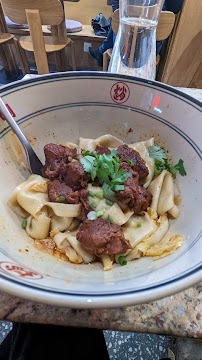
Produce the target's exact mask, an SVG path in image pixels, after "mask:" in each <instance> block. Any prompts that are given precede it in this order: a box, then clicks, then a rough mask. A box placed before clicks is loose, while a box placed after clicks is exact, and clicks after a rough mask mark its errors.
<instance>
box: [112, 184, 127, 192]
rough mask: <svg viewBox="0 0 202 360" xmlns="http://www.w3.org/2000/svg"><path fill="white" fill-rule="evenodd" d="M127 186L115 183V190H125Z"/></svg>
mask: <svg viewBox="0 0 202 360" xmlns="http://www.w3.org/2000/svg"><path fill="white" fill-rule="evenodd" d="M124 189H125V188H124V185H115V186H114V190H115V191H122V190H124Z"/></svg>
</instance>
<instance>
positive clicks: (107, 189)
mask: <svg viewBox="0 0 202 360" xmlns="http://www.w3.org/2000/svg"><path fill="white" fill-rule="evenodd" d="M102 190H103V192H104V194H105V196H109V197H111V196H114V195H115V192H114V191H113V190H112V186H111V185H108V184H106V183H103V185H102Z"/></svg>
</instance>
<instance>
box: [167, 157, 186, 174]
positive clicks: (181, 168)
mask: <svg viewBox="0 0 202 360" xmlns="http://www.w3.org/2000/svg"><path fill="white" fill-rule="evenodd" d="M183 163H184V161H183V160H182V159H180V160H179V161H178V163H177V164H176V165H174V166H171V167H170V172H171V173H172V174H176V172H177V171H179V173H180V175H182V176H186V175H187V173H186V170H185V168H184V164H183Z"/></svg>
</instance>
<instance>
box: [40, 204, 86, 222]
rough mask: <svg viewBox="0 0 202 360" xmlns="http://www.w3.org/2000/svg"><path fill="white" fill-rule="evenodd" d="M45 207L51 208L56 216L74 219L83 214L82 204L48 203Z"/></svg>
mask: <svg viewBox="0 0 202 360" xmlns="http://www.w3.org/2000/svg"><path fill="white" fill-rule="evenodd" d="M45 205H46V206H47V207H49V208H51V209H52V210H53V212H54V214H55V215H56V216H61V217H69V218H73V217H77V216H79V215H80V213H81V207H80V204H61V203H54V202H46V203H45Z"/></svg>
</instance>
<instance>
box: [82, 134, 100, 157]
mask: <svg viewBox="0 0 202 360" xmlns="http://www.w3.org/2000/svg"><path fill="white" fill-rule="evenodd" d="M97 145H99V144H98V142H97V141H96V140H93V139H85V138H82V137H80V138H79V154H81V151H82V150H89V151H94V150H95V148H96V146H97Z"/></svg>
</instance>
